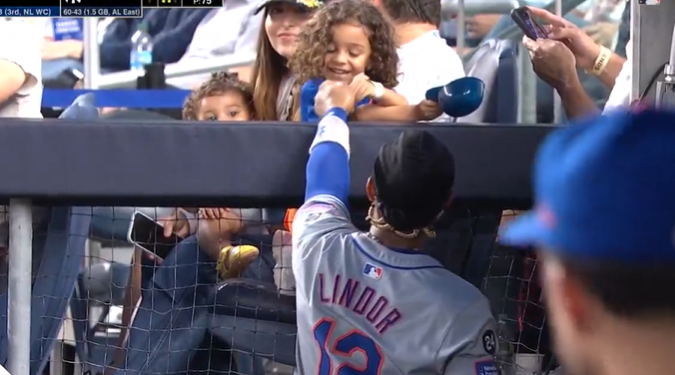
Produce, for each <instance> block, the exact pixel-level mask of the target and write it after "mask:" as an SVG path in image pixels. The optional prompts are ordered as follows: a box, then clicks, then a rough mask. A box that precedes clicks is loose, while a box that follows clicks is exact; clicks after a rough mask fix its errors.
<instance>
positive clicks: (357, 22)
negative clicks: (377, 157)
mask: <svg viewBox="0 0 675 375" xmlns="http://www.w3.org/2000/svg"><path fill="white" fill-rule="evenodd" d="M290 66H291V69H292V70H293V72H294V74H295V75H296V77H297V79H298V82H299V83H300V84H302V85H303V86H302V89H301V91H300V120H302V121H305V122H307V121H309V122H316V121H318V116H317V115H316V113H315V112H314V96H316V93H317V92H318V89H319V85H321V83H322V82H323V81H324V80H331V81H340V82H345V83H347V84H349V85H350V87H351V88H352V89H353V91H354V97H355V100H356V105H357V107H358V108H357V109H356V112H355V117H356V119H358V120H375V121H377V120H380V118H378V116H377V108H382V107H391V106H403V105H407V104H408V102H407V101H406V99H405V98H404V97H403V96H401V95H399V94H397V93H396V92H394V91H393V90H392V88H393V87H395V86H396V85H397V83H398V80H397V78H396V77H397V74H398V73H397V71H398V55H397V53H396V44H395V42H394V31H393V28H392V27H391V25H390V24H389V23H388V22H387V20H386V19H385V18H384V17H383V16H382V14H381V13H380V11H378V10H377V8H375V6H373V5H372V4H370V3H368V2H366V1H362V0H342V1H337V2H333V3H330V4H328V5H326V6H325V7H323V8H322V9H320V10H318V11H317V12H316V14H315V15H314V16H313V17H312V19H310V20H309V21H308V22H307V24H306V25H305V27H304V29H303V31H302V32H301V33H300V36H299V37H298V49H297V52H296V53H295V55H294V56H293V58H292V59H291V62H290Z"/></svg>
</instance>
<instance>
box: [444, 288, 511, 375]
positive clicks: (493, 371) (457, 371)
mask: <svg viewBox="0 0 675 375" xmlns="http://www.w3.org/2000/svg"><path fill="white" fill-rule="evenodd" d="M496 328H497V323H496V322H495V319H494V317H493V316H492V313H491V311H490V304H489V303H488V301H487V299H481V300H480V301H479V302H476V303H474V304H473V305H472V306H471V307H470V308H468V309H466V310H465V311H464V312H463V313H462V314H461V315H459V316H458V317H457V320H456V321H455V322H454V323H453V324H452V327H450V330H449V331H448V334H447V335H446V337H445V339H444V340H443V343H442V344H441V348H440V350H439V353H438V354H439V360H440V361H444V362H445V370H444V371H443V373H444V374H446V375H498V374H499V372H498V370H497V365H496V363H495V357H494V356H495V353H497V345H498V343H497V334H496Z"/></svg>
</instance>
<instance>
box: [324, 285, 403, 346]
mask: <svg viewBox="0 0 675 375" xmlns="http://www.w3.org/2000/svg"><path fill="white" fill-rule="evenodd" d="M343 279H346V280H344V281H343ZM319 297H320V301H321V303H323V304H326V305H332V306H340V307H344V308H345V309H348V310H351V311H353V312H354V313H356V314H358V315H362V316H363V317H365V318H366V320H367V321H368V322H369V323H370V324H372V325H373V327H374V328H375V330H376V331H377V332H379V333H380V334H384V333H385V332H386V331H387V330H388V329H389V328H391V327H392V326H393V325H394V324H396V323H397V322H398V321H399V320H401V318H402V315H401V313H400V312H399V311H398V309H397V308H395V307H390V306H389V300H388V299H387V297H385V296H382V295H377V292H376V291H375V289H373V288H371V287H369V286H365V285H363V284H361V282H360V281H358V280H354V279H352V278H346V277H342V276H341V275H340V274H337V275H335V279H334V280H333V283H332V285H331V283H330V281H329V280H327V278H326V276H325V275H324V274H323V273H320V274H319Z"/></svg>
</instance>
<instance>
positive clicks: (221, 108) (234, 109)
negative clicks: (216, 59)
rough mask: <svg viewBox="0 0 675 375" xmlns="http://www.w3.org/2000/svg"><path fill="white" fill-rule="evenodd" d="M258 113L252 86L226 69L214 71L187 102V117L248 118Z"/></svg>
mask: <svg viewBox="0 0 675 375" xmlns="http://www.w3.org/2000/svg"><path fill="white" fill-rule="evenodd" d="M254 117H255V111H254V107H253V91H252V89H251V87H250V86H249V85H248V84H247V83H245V82H242V81H240V80H239V79H238V78H237V77H236V76H234V75H231V74H228V73H225V72H218V73H213V74H212V75H211V78H210V79H209V80H208V81H206V82H204V83H202V84H201V86H199V87H198V88H196V89H195V90H193V91H192V92H191V93H190V95H189V96H188V97H187V99H186V100H185V104H184V105H183V120H197V121H248V120H251V119H253V118H254Z"/></svg>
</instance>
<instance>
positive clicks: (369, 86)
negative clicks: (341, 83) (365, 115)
mask: <svg viewBox="0 0 675 375" xmlns="http://www.w3.org/2000/svg"><path fill="white" fill-rule="evenodd" d="M349 87H350V88H351V89H352V91H353V92H354V100H355V101H356V102H360V101H361V100H363V99H365V98H372V97H374V96H375V86H374V85H373V82H371V81H370V78H368V76H367V75H365V74H363V73H361V74H359V75H357V76H356V77H354V79H353V80H352V83H350V84H349Z"/></svg>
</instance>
